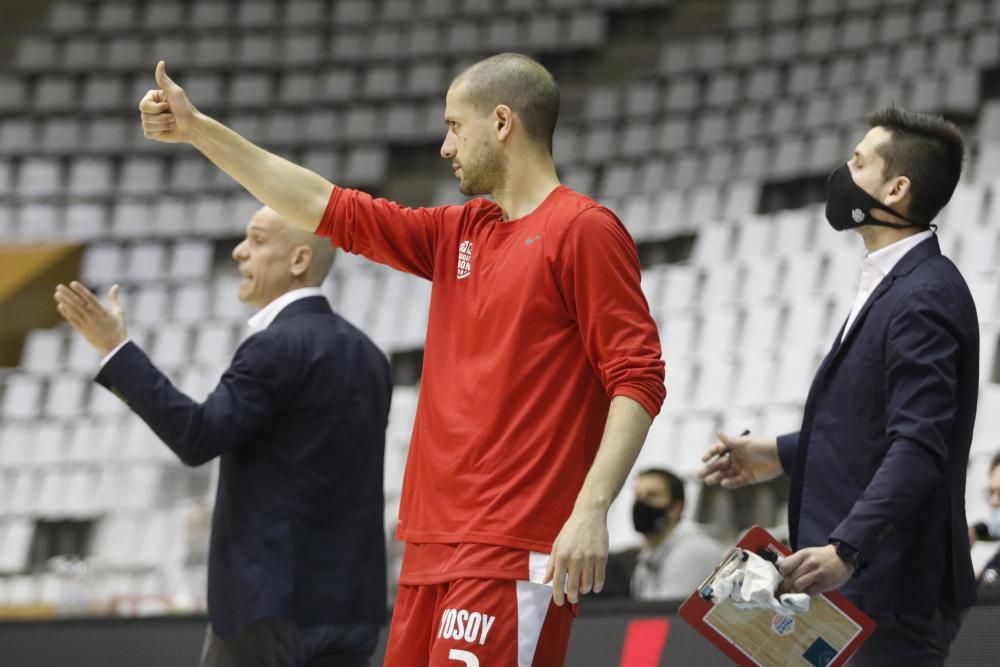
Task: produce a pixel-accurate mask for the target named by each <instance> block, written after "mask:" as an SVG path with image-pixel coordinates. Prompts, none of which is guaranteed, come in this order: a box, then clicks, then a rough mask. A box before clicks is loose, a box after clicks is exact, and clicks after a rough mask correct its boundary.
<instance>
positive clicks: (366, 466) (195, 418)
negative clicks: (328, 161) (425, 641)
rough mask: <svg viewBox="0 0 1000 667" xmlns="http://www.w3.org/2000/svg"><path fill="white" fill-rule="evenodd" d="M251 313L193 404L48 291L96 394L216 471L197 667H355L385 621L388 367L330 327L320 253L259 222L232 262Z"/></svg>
mask: <svg viewBox="0 0 1000 667" xmlns="http://www.w3.org/2000/svg"><path fill="white" fill-rule="evenodd" d="M233 259H235V260H236V261H237V262H238V264H239V271H240V273H241V275H242V276H243V280H242V281H241V283H240V287H239V297H240V299H241V300H242V301H244V302H246V303H249V304H251V305H254V306H257V307H258V308H260V310H259V312H258V313H257V314H256V315H255V316H254V317H253V318H252V319H251V320H250V322H249V325H250V328H251V330H252V331H253V333H252V335H250V336H249V337H248V338H247V339H246V340H245V341H244V342H243V344H242V345H240V347H239V349H238V350H237V351H236V354H235V356H234V357H233V360H232V363H231V365H230V367H229V369H228V370H227V371H226V372H225V374H224V375H223V376H222V379H221V380H220V382H219V384H218V386H217V387H216V388H215V390H214V391H213V392H212V393H211V395H210V396H209V397H208V398H207V399H206V400H205V401H204V402H203V403H197V402H195V401H193V400H192V399H190V398H188V397H187V396H185V395H184V394H183V393H181V392H180V391H178V389H177V388H176V387H174V385H173V384H171V382H170V381H169V380H168V379H167V378H166V376H164V374H163V373H162V372H160V371H159V370H158V369H157V368H156V367H155V366H154V365H153V363H152V362H151V361H150V360H149V358H148V357H147V356H146V355H145V353H143V351H142V350H141V349H139V347H138V346H136V345H135V344H134V343H132V342H130V341H129V340H128V336H127V333H126V330H125V319H124V315H123V313H122V309H121V307H120V306H119V304H118V298H117V292H118V288H117V285H116V286H114V287H112V288H111V290H110V292H109V295H108V302H107V304H104V303H101V302H100V301H98V299H97V298H95V296H94V295H93V294H92V293H91V292H90V291H89V290H87V289H86V288H85V287H84V286H83V285H81V284H79V283H76V282H74V283H71V284H70V285H69V286H65V285H59V286H58V287H57V288H56V293H55V299H56V301H57V303H58V306H57V307H58V310H59V312H60V314H61V315H62V316H63V317H64V318H65V319H66V320H67V321H69V323H70V324H71V325H72V326H73V327H75V328H76V329H77V331H79V332H80V333H81V334H82V335H83V336H84V337H85V338H86V339H87V340H88V341H89V342H90V343H91V344H92V345H93V346H94V347H95V348H96V349H97V350H98V351H99V352H100V353H101V354H102V355H103V356H104V361H103V363H102V368H101V370H100V372H99V373H98V376H97V382H99V383H100V384H102V385H104V386H105V387H107V388H108V389H110V390H111V391H113V392H115V394H117V395H118V396H120V397H121V398H122V399H123V400H124V401H125V402H126V403H128V405H129V407H130V408H131V409H132V410H133V411H134V412H135V413H136V414H137V415H139V416H140V417H141V418H142V419H143V420H144V421H145V422H146V423H147V424H149V426H150V427H151V428H152V429H153V431H155V432H156V434H157V435H158V436H159V437H160V438H161V439H162V440H163V442H164V443H166V445H167V446H168V447H170V448H171V449H172V450H173V451H174V453H175V454H177V456H178V458H180V459H181V461H183V462H184V463H185V464H187V465H190V466H198V465H201V464H203V463H206V462H208V461H211V460H212V459H214V458H216V457H219V458H220V473H219V484H218V490H217V494H216V501H215V510H214V516H213V521H212V537H211V545H210V549H209V566H208V614H209V620H210V627H209V630H208V633H207V636H206V642H205V649H204V652H203V657H202V665H204V666H211V667H221V666H225V667H230V666H232V667H235V666H237V665H239V666H241V667H245V666H247V665H267V666H272V665H273V666H275V667H277V666H279V665H281V666H285V665H288V666H291V665H295V666H299V665H324V666H332V665H338V666H339V665H344V666H354V665H366V664H368V658H369V656H370V654H371V653H372V651H373V650H374V648H375V644H376V642H377V637H378V633H379V629H380V627H381V626H382V625H383V624H384V621H385V611H386V584H385V576H386V565H385V540H384V535H383V521H382V514H383V507H384V499H383V492H382V467H383V454H384V446H385V429H386V423H387V420H388V411H389V401H390V396H391V392H392V380H391V376H390V372H389V365H388V362H387V361H386V358H385V356H384V355H383V354H382V353H381V352H380V351H379V350H378V348H376V347H375V345H374V344H372V342H371V341H370V340H369V339H368V338H367V337H365V335H364V334H362V333H361V332H360V331H358V330H357V329H355V328H354V327H353V326H351V325H350V324H349V323H347V322H346V321H345V320H344V319H342V318H341V317H339V316H338V315H336V314H335V313H333V311H332V310H331V309H330V306H329V304H328V303H327V301H326V299H325V298H324V297H323V296H322V292H321V291H320V289H319V285H320V284H321V283H322V281H323V279H324V277H325V275H326V273H327V271H328V270H329V268H330V266H331V264H332V262H333V250H332V249H331V247H330V246H329V244H327V243H326V242H325V241H323V240H321V239H319V238H318V237H314V236H312V235H311V234H309V233H307V232H301V231H298V230H296V229H295V228H293V227H291V226H289V225H287V224H286V223H285V222H284V220H282V219H281V218H280V217H279V216H278V215H277V214H276V213H275V212H274V211H272V210H270V209H268V208H263V209H261V210H260V211H258V212H257V213H256V214H255V215H254V216H253V217H252V218H251V220H250V222H249V224H248V226H247V229H246V238H245V239H244V240H243V241H242V242H241V243H240V244H239V245H237V246H236V248H235V249H234V250H233Z"/></svg>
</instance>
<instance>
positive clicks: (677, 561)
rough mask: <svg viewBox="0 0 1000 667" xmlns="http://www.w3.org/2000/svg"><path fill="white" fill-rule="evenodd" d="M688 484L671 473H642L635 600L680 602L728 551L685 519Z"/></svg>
mask: <svg viewBox="0 0 1000 667" xmlns="http://www.w3.org/2000/svg"><path fill="white" fill-rule="evenodd" d="M683 511H684V483H683V482H682V481H681V480H680V479H679V478H678V477H677V476H676V475H674V474H673V473H671V472H669V471H667V470H663V469H660V468H650V469H648V470H644V471H642V472H641V473H639V477H638V479H637V480H636V487H635V505H634V506H633V509H632V521H633V524H634V525H635V529H636V530H637V531H638V532H640V533H642V538H643V540H642V541H643V544H642V548H641V549H640V550H639V553H638V557H637V560H636V565H635V571H634V572H633V574H632V585H631V588H632V597H634V598H636V599H639V600H660V599H680V598H686V597H687V596H689V595H690V594H691V593H692V591H694V590H695V589H696V588H698V585H699V584H701V582H702V581H703V580H704V579H705V577H707V576H708V575H709V573H711V571H712V569H713V568H714V567H715V566H716V565H718V564H719V561H720V560H722V557H723V555H724V554H725V551H726V549H725V547H723V546H722V544H721V543H720V542H719V541H718V540H716V539H715V538H714V537H712V536H710V535H709V534H708V533H707V532H705V530H704V529H703V528H702V527H700V526H699V525H698V524H696V523H693V522H691V521H684V520H682V519H681V514H682V513H683Z"/></svg>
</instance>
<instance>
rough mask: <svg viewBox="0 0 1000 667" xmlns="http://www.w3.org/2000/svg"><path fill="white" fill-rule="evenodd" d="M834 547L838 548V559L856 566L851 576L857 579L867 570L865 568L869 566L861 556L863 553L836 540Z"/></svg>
mask: <svg viewBox="0 0 1000 667" xmlns="http://www.w3.org/2000/svg"><path fill="white" fill-rule="evenodd" d="M833 545H834V546H835V547H836V548H837V557H838V558H840V560H842V561H844V562H845V563H850V564H851V565H853V566H854V572H853V573H851V576H852V577H856V576H858V575H859V574H861V570H863V569H865V566H866V565H867V564H868V561H866V560H865V557H864V556H863V555H861V552H860V551H858V550H857V549H855V548H854V547H852V546H851V545H850V544H847V543H846V542H841V541H840V540H834V541H833Z"/></svg>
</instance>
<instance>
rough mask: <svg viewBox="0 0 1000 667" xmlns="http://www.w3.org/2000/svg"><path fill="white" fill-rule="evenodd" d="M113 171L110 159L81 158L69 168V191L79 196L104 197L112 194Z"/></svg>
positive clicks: (74, 161)
mask: <svg viewBox="0 0 1000 667" xmlns="http://www.w3.org/2000/svg"><path fill="white" fill-rule="evenodd" d="M112 179H113V171H112V167H111V163H110V161H108V160H104V159H100V158H80V159H75V160H73V162H72V164H71V165H70V169H69V187H68V189H69V193H70V194H72V195H74V196H77V197H102V196H106V195H109V194H111V190H112V188H113V183H112Z"/></svg>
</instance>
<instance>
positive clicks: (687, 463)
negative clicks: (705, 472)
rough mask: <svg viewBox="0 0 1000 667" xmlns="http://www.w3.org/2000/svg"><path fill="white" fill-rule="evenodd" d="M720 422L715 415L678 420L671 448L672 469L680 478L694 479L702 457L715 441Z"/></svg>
mask: <svg viewBox="0 0 1000 667" xmlns="http://www.w3.org/2000/svg"><path fill="white" fill-rule="evenodd" d="M717 429H718V420H717V419H716V418H715V416H714V415H691V416H688V417H684V418H681V419H678V420H677V425H676V427H675V429H674V432H673V436H672V441H671V443H670V446H669V452H670V467H671V468H672V469H673V471H674V473H675V474H677V475H678V476H680V477H693V476H694V475H696V474H697V472H698V468H700V467H701V465H702V463H701V457H702V455H703V454H704V452H705V450H706V449H707V448H708V447H709V446H711V444H712V443H713V442H714V441H715V434H716V431H717Z"/></svg>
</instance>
